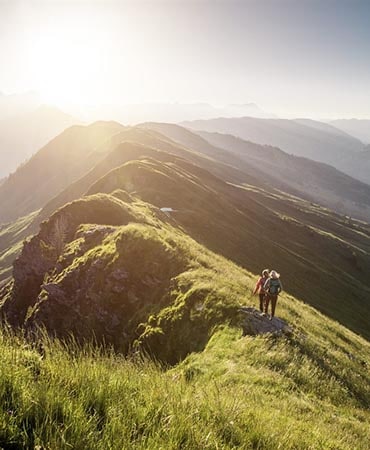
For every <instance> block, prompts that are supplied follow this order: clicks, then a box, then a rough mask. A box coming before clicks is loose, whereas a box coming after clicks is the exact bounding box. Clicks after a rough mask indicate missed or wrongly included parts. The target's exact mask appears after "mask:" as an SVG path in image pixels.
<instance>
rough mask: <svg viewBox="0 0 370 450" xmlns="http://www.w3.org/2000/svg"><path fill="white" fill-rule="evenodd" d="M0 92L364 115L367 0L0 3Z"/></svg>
mask: <svg viewBox="0 0 370 450" xmlns="http://www.w3.org/2000/svg"><path fill="white" fill-rule="evenodd" d="M0 55H1V66H0V91H2V92H5V93H16V92H18V93H19V92H24V91H29V90H35V91H38V92H39V93H40V94H41V95H42V97H43V99H44V100H45V102H49V103H54V104H57V105H58V106H60V107H63V106H65V105H68V104H81V105H99V104H123V103H142V102H183V103H191V102H208V103H211V104H214V105H225V104H230V103H247V102H255V103H257V104H258V105H259V106H260V107H262V108H263V109H264V110H266V111H271V112H273V113H275V114H278V115H280V116H287V117H289V116H296V117H298V116H301V117H303V116H305V117H314V118H341V117H359V118H370V1H369V0H363V1H361V0H295V1H293V0H245V1H239V2H238V1H232V0H225V1H217V0H209V1H206V0H198V1H192V0H167V1H159V0H151V1H149V0H148V1H143V0H136V1H98V0H95V1H89V0H85V1H73V0H69V1H67V0H65V1H57V0H49V1H41V0H24V1H21V0H20V1H17V0H0Z"/></svg>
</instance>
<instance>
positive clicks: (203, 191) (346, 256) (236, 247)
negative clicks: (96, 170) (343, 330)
mask: <svg viewBox="0 0 370 450" xmlns="http://www.w3.org/2000/svg"><path fill="white" fill-rule="evenodd" d="M117 189H124V190H129V192H130V193H131V194H133V195H135V196H138V197H139V198H141V199H142V200H144V201H146V202H149V203H152V204H154V205H155V206H157V207H159V208H161V207H170V208H173V209H174V210H175V212H174V213H173V218H174V220H176V223H177V224H178V226H180V227H181V228H182V229H183V230H184V231H185V232H186V233H188V234H190V235H191V236H192V237H193V238H195V239H196V240H197V241H198V242H200V243H202V244H203V245H205V246H206V247H208V248H210V249H211V250H213V251H215V252H217V253H221V254H222V255H224V256H226V257H227V258H230V259H232V260H233V261H235V262H237V263H238V264H241V265H243V266H244V267H246V268H247V269H248V270H251V271H253V272H258V271H259V270H260V268H261V267H263V266H266V264H267V265H270V266H275V267H279V268H280V270H281V271H282V272H283V273H284V277H285V279H286V281H287V283H288V285H289V292H291V293H293V294H294V295H296V296H297V297H299V298H301V299H304V300H305V301H307V302H309V303H310V304H312V305H314V306H315V307H317V308H319V309H320V310H322V311H324V312H325V313H326V314H328V315H330V316H331V317H334V318H336V319H337V320H340V321H342V323H345V324H346V325H347V326H350V327H352V328H353V329H354V330H356V331H357V332H361V333H363V334H364V336H368V320H369V316H368V307H367V302H368V300H367V298H368V294H367V292H369V288H370V285H369V282H368V280H367V278H366V277H364V276H363V274H364V273H366V270H367V267H369V264H370V260H369V256H370V255H369V251H370V246H369V239H368V238H369V227H368V225H367V224H365V223H361V222H358V221H355V220H348V219H346V218H344V217H341V216H339V215H336V214H334V213H331V212H330V211H328V210H325V209H323V208H320V207H319V206H318V205H314V204H311V203H309V202H305V201H302V200H299V199H298V198H296V197H289V196H287V195H285V194H282V193H280V194H279V193H275V194H272V193H271V192H268V191H264V190H262V189H256V188H254V187H252V186H232V185H229V184H226V183H224V182H223V181H221V180H220V179H219V178H216V177H215V176H212V175H211V174H210V173H209V172H207V171H205V170H203V169H200V168H199V167H196V166H194V165H191V164H189V163H187V162H186V161H184V160H182V161H181V160H178V161H177V162H176V164H174V163H166V164H163V163H160V164H158V163H157V162H155V161H153V160H151V161H150V160H148V161H141V162H130V163H127V164H125V165H123V166H122V167H120V168H117V169H114V170H112V171H111V172H110V173H109V174H107V175H106V176H105V177H103V178H102V179H101V180H99V181H98V182H96V183H95V184H94V185H93V186H92V187H91V188H90V190H89V191H88V193H89V194H94V193H98V192H105V193H110V192H113V191H115V190H117ZM334 261H335V265H334ZM303 273H304V274H305V276H307V277H308V278H309V279H312V280H315V279H320V278H321V277H322V276H323V274H325V283H314V284H313V283H302V281H301V275H302V274H303ZM332 298H337V299H338V301H337V303H336V306H335V308H333V305H332V300H331V299H332Z"/></svg>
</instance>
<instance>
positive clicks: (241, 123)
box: [182, 117, 370, 183]
mask: <svg viewBox="0 0 370 450" xmlns="http://www.w3.org/2000/svg"><path fill="white" fill-rule="evenodd" d="M182 125H183V126H185V127H187V128H189V129H192V130H197V131H208V132H216V133H224V134H231V135H234V136H237V137H240V138H242V139H244V140H248V141H252V142H256V143H259V144H267V145H272V146H276V147H279V148H280V149H282V150H284V151H286V152H287V153H291V154H294V155H297V156H303V157H306V158H309V159H312V160H315V161H320V162H324V163H327V164H330V165H332V166H334V167H336V168H337V169H339V170H341V171H343V172H345V173H347V174H349V175H351V176H352V177H356V178H358V179H360V180H362V181H364V182H366V183H370V159H369V155H368V154H367V152H366V149H365V144H364V143H363V142H362V141H360V140H359V139H357V138H355V137H353V136H351V135H349V134H348V133H346V132H344V131H342V130H339V129H337V128H336V127H334V126H333V125H331V124H326V123H323V122H317V121H313V120H309V119H297V120H288V119H258V118H252V117H243V118H218V119H210V120H197V121H191V122H183V124H182Z"/></svg>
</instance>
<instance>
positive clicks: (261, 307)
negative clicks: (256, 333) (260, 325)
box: [258, 294, 265, 312]
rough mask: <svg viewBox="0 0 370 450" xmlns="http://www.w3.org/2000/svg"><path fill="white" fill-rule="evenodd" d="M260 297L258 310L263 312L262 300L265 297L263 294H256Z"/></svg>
mask: <svg viewBox="0 0 370 450" xmlns="http://www.w3.org/2000/svg"><path fill="white" fill-rule="evenodd" d="M258 295H259V297H260V311H261V312H263V300H264V298H265V294H258Z"/></svg>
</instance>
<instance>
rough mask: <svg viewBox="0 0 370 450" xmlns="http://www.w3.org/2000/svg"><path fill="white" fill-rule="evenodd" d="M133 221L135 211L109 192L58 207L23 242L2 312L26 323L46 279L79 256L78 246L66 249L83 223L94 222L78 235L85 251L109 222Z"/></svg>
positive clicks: (18, 322) (104, 232) (17, 322)
mask: <svg viewBox="0 0 370 450" xmlns="http://www.w3.org/2000/svg"><path fill="white" fill-rule="evenodd" d="M132 220H137V217H136V216H135V214H134V213H133V211H131V210H129V209H128V208H125V207H124V203H122V202H121V201H119V200H118V199H115V198H113V197H111V196H109V195H106V194H99V195H94V196H90V197H86V198H83V199H81V200H77V201H75V202H72V203H70V204H68V205H66V206H65V207H63V208H61V209H60V210H58V211H57V212H56V213H54V214H53V215H52V216H51V217H50V219H49V220H47V221H45V222H43V223H42V224H41V226H40V232H39V233H38V234H37V235H36V236H34V237H32V238H31V240H30V241H28V242H25V243H24V245H23V250H22V253H21V255H20V256H19V257H18V258H17V259H16V260H15V262H14V264H13V280H12V282H11V288H10V291H11V292H9V287H8V291H7V295H6V296H5V295H4V296H3V297H2V300H3V305H2V308H1V315H2V316H3V317H5V318H6V320H7V321H8V322H9V323H10V324H11V325H13V326H22V325H23V324H24V322H25V320H26V316H27V314H29V313H30V309H32V308H33V307H34V306H35V304H36V303H37V301H38V296H39V295H40V293H41V290H42V286H44V285H46V284H47V282H46V280H47V279H48V278H50V276H52V274H53V273H57V272H58V270H59V271H60V270H61V269H62V268H63V266H65V265H68V262H71V261H72V260H73V259H74V258H75V257H76V256H77V251H76V249H74V251H73V252H70V253H68V252H67V253H65V250H66V248H68V244H69V243H70V242H72V241H74V240H75V238H76V236H75V235H76V232H77V231H78V229H79V226H80V225H81V224H84V223H87V224H89V223H93V224H95V225H94V226H93V227H91V228H90V229H89V230H85V235H83V231H80V234H79V235H78V234H77V238H83V239H82V241H83V244H84V247H83V248H80V251H81V252H83V251H84V249H86V248H88V247H91V246H92V245H94V244H95V245H96V243H98V241H99V239H100V240H102V239H104V237H105V236H106V235H107V233H109V232H110V231H111V229H109V226H107V224H109V225H111V226H116V225H124V224H127V223H129V222H130V221H132ZM80 243H81V242H80ZM75 247H77V245H76V246H75ZM68 257H69V258H68ZM9 286H10V284H9Z"/></svg>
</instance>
